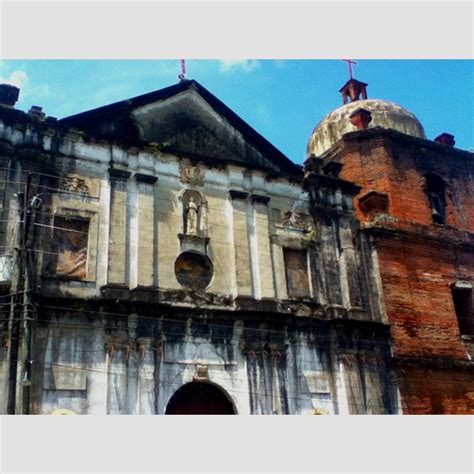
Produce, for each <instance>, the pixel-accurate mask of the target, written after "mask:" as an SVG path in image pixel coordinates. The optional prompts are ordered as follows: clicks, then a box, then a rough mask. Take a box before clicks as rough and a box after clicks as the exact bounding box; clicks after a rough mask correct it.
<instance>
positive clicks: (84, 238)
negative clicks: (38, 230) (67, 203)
mask: <svg viewBox="0 0 474 474" xmlns="http://www.w3.org/2000/svg"><path fill="white" fill-rule="evenodd" d="M53 235H54V236H53V245H52V247H53V250H52V252H53V255H52V257H53V258H52V261H51V268H50V270H51V273H52V274H53V275H56V276H61V277H65V278H72V279H78V280H84V279H85V278H86V277H87V251H88V249H87V248H88V242H89V220H88V219H83V218H77V217H66V216H55V218H54V234H53Z"/></svg>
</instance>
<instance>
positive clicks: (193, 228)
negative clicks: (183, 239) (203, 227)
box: [186, 196, 199, 235]
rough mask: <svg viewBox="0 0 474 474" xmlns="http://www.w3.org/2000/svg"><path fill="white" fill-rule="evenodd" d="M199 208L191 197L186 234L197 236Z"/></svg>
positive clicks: (187, 213) (187, 211)
mask: <svg viewBox="0 0 474 474" xmlns="http://www.w3.org/2000/svg"><path fill="white" fill-rule="evenodd" d="M198 212H199V206H198V205H197V204H196V203H195V202H194V198H193V197H192V196H191V197H190V198H189V201H188V205H187V209H186V234H188V235H197V230H198V228H197V227H198Z"/></svg>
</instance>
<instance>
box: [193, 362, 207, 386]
mask: <svg viewBox="0 0 474 474" xmlns="http://www.w3.org/2000/svg"><path fill="white" fill-rule="evenodd" d="M193 380H194V381H195V382H199V381H201V382H202V381H206V380H209V375H208V371H207V365H202V364H196V374H195V375H194V377H193Z"/></svg>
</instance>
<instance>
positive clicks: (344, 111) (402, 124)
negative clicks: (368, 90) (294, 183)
mask: <svg viewBox="0 0 474 474" xmlns="http://www.w3.org/2000/svg"><path fill="white" fill-rule="evenodd" d="M360 108H362V109H366V110H369V111H370V112H371V114H372V121H371V122H370V124H369V128H373V127H382V128H389V129H392V130H396V131H398V132H401V133H405V134H406V135H411V136H412V137H418V138H426V135H425V131H424V130H423V126H422V125H421V123H420V121H419V120H418V119H417V118H416V117H415V115H414V114H412V113H411V112H409V111H408V110H407V109H404V108H403V107H401V106H400V105H398V104H395V103H394V102H390V101H388V100H380V99H363V100H355V101H353V102H350V103H348V104H345V105H343V106H342V107H339V108H338V109H336V110H333V111H332V112H330V113H329V114H328V115H326V117H324V118H323V119H322V120H321V122H319V123H318V125H317V126H316V128H315V129H314V130H313V133H312V134H311V136H310V138H309V141H308V147H307V149H306V152H307V156H309V155H311V154H314V155H316V156H320V155H322V154H323V153H324V152H325V151H326V150H328V149H329V148H331V147H332V146H333V145H334V144H335V143H336V142H337V141H339V140H340V139H341V138H342V136H343V135H344V134H345V133H348V132H354V131H355V130H356V127H355V126H354V125H352V123H351V121H350V119H349V116H350V115H351V113H352V112H354V111H355V110H357V109H360Z"/></svg>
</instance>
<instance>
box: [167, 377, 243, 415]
mask: <svg viewBox="0 0 474 474" xmlns="http://www.w3.org/2000/svg"><path fill="white" fill-rule="evenodd" d="M165 414H166V415H235V409H234V406H233V404H232V402H231V401H230V400H229V398H228V397H227V395H226V394H225V393H224V392H223V390H221V389H220V388H219V387H217V386H216V385H213V384H211V383H205V382H190V383H187V384H186V385H183V386H182V387H181V388H179V389H178V390H176V392H175V393H174V394H173V396H172V397H171V398H170V401H169V402H168V405H167V407H166V413H165Z"/></svg>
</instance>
